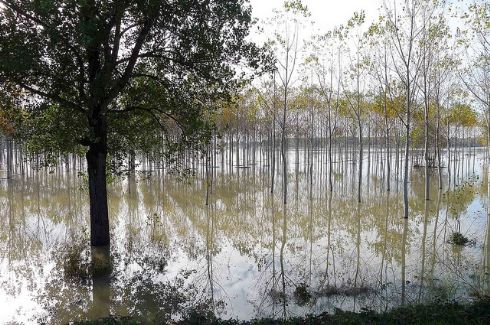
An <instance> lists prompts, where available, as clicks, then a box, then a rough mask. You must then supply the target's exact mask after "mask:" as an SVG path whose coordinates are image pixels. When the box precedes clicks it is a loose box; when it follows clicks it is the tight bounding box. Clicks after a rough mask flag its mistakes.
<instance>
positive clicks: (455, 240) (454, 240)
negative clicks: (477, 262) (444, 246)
mask: <svg viewBox="0 0 490 325" xmlns="http://www.w3.org/2000/svg"><path fill="white" fill-rule="evenodd" d="M469 242H470V240H469V239H468V238H466V237H465V236H464V235H463V234H462V233H459V232H453V233H452V234H451V237H450V238H449V243H451V244H454V245H458V246H465V245H466V244H468V243H469Z"/></svg>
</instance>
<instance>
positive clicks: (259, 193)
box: [0, 150, 487, 322]
mask: <svg viewBox="0 0 490 325" xmlns="http://www.w3.org/2000/svg"><path fill="white" fill-rule="evenodd" d="M303 154H304V151H303V150H300V155H301V156H300V158H301V159H300V165H299V167H298V168H299V169H298V170H299V172H300V175H299V176H298V182H299V183H298V185H297V186H298V192H297V193H296V192H295V191H296V190H295V189H296V183H295V182H296V177H295V175H294V172H295V168H296V165H295V164H290V165H289V170H290V173H291V175H292V176H290V177H289V178H288V180H289V184H290V186H289V188H290V192H289V195H290V200H289V203H288V206H287V209H288V210H287V233H286V236H287V237H286V244H285V248H284V269H285V278H286V295H287V297H288V306H287V309H288V314H289V315H291V316H294V315H304V314H306V313H320V312H323V311H332V310H333V309H334V308H335V307H340V308H345V309H351V310H352V309H355V310H359V308H361V307H362V306H372V305H374V308H381V309H383V308H384V306H388V307H390V306H394V305H397V304H398V303H399V300H400V296H399V295H400V292H401V289H400V254H401V243H400V241H401V233H402V231H403V223H402V222H401V219H400V218H401V213H400V210H399V209H402V204H401V202H402V200H401V193H400V192H398V193H397V192H396V190H394V191H393V192H392V193H391V194H390V201H389V202H388V205H389V206H388V212H389V216H388V233H389V236H388V239H387V246H386V247H383V246H382V244H383V240H384V239H385V232H384V225H385V218H386V214H385V213H386V211H387V210H386V197H385V194H384V192H383V191H382V190H380V186H381V184H383V181H382V177H383V176H382V173H381V172H379V170H380V168H379V166H378V167H376V161H375V160H374V159H375V158H376V157H377V156H376V155H374V154H372V156H371V157H372V159H373V160H372V161H371V163H370V164H369V167H370V168H371V170H368V164H367V163H364V164H363V168H364V172H363V175H364V178H365V179H366V178H368V177H369V179H370V180H371V182H370V183H369V185H368V184H367V182H364V184H363V191H364V194H363V203H362V204H361V206H360V215H359V216H357V203H356V202H355V199H356V193H355V191H356V189H357V186H356V180H355V177H356V176H355V175H357V173H356V168H357V165H356V164H354V163H352V162H348V163H346V164H344V165H343V166H344V170H340V169H339V170H338V172H339V174H340V176H339V177H338V179H337V180H336V184H335V186H336V191H335V196H334V199H333V200H332V213H331V238H330V244H331V247H330V253H329V265H330V266H329V279H330V283H329V285H333V284H334V283H335V285H336V287H337V288H338V289H339V290H344V291H348V290H349V289H352V285H353V282H354V278H355V274H356V268H357V260H358V259H359V272H358V275H357V284H358V286H359V287H363V288H364V287H365V288H367V289H369V290H372V291H369V292H371V293H369V292H368V293H367V294H361V295H359V296H356V297H355V298H354V297H352V296H350V297H349V296H342V295H334V296H321V295H319V296H315V299H316V300H315V302H314V303H313V304H311V305H308V304H307V305H305V306H299V305H298V304H296V303H295V300H294V289H295V286H297V285H299V284H301V283H306V284H307V285H308V286H309V287H310V289H311V290H313V291H318V290H319V288H320V286H321V283H322V281H323V279H324V278H325V270H326V265H327V253H326V252H327V251H328V247H327V225H328V223H327V221H328V218H329V214H328V210H327V202H328V200H327V193H325V191H324V189H325V186H326V185H325V184H326V183H325V181H326V179H327V175H325V174H322V175H320V174H319V169H318V164H319V160H315V159H317V158H318V159H319V157H320V156H319V153H315V154H314V155H313V157H314V158H315V159H314V160H313V161H314V173H315V174H314V180H313V185H312V189H313V195H312V197H311V199H310V194H309V186H310V185H309V181H308V180H307V179H306V178H305V173H304V165H303ZM354 157H355V153H354ZM367 157H368V155H367V154H365V155H364V159H365V161H367V159H368V158H367ZM257 159H258V153H257ZM349 159H351V157H349ZM289 160H290V161H295V153H294V150H292V151H291V152H290V153H289ZM335 160H336V161H339V162H340V161H341V158H340V157H337V158H336V159H335ZM233 161H234V162H235V160H234V159H233ZM262 161H263V162H265V159H263V160H262ZM341 166H342V164H340V163H338V164H335V166H334V168H341ZM461 166H462V167H463V168H464V169H462V170H461V171H460V175H461V179H459V180H457V182H456V183H457V184H459V183H462V182H463V180H465V179H471V180H475V178H471V176H472V175H473V171H472V164H469V165H468V164H463V165H461ZM465 168H469V169H468V170H466V169H465ZM475 168H476V170H475V172H476V174H477V175H480V178H479V180H478V182H481V181H482V180H483V177H481V176H482V170H481V168H482V167H481V166H480V164H476V167H475ZM377 169H378V171H376V170H377ZM260 171H261V167H260V165H256V166H255V167H254V168H249V169H243V170H241V171H240V178H239V181H238V179H237V172H238V171H237V169H234V175H233V176H229V175H228V176H227V175H224V176H223V178H222V179H223V180H224V181H223V182H221V181H218V182H217V184H218V185H217V186H216V188H215V189H214V190H213V193H212V195H211V198H212V200H211V202H213V199H214V198H215V199H216V201H217V202H218V203H217V204H216V205H215V206H214V208H211V209H210V210H209V211H208V212H207V213H206V209H205V207H204V188H203V186H202V184H201V183H200V182H199V178H196V179H195V180H191V181H190V182H188V183H179V182H175V181H173V180H172V178H170V177H166V179H165V180H164V184H165V186H164V188H163V189H162V188H159V187H158V186H157V185H156V184H158V183H157V182H153V181H152V182H147V181H144V180H141V179H140V180H138V182H137V184H136V186H137V191H136V192H134V190H133V193H132V194H128V193H127V188H128V186H127V183H126V181H125V180H123V181H122V183H121V184H114V185H113V190H112V191H111V193H112V194H111V200H110V211H111V213H112V214H113V216H112V217H111V222H112V226H113V231H112V233H113V247H112V249H113V252H117V253H120V254H121V260H120V261H119V263H118V264H117V267H116V268H117V270H118V272H117V273H116V275H115V277H116V279H114V280H113V288H112V290H113V292H114V293H113V294H119V293H120V292H121V291H120V290H121V288H124V287H130V288H135V283H134V281H138V280H135V279H137V276H138V274H140V273H141V272H143V274H145V273H146V275H145V276H147V277H149V278H150V280H151V282H149V283H148V284H145V285H146V286H149V289H150V291H151V289H152V288H151V286H152V284H151V283H153V284H157V283H167V282H170V283H174V282H175V281H176V279H179V278H182V274H183V271H194V272H192V273H190V275H189V276H188V278H187V279H186V280H185V283H186V285H193V286H195V287H196V288H197V291H196V295H195V297H196V299H201V298H206V297H208V298H209V297H210V296H211V294H210V285H209V278H208V260H207V257H208V255H207V249H208V247H209V248H210V249H211V259H212V261H211V263H212V279H213V288H214V298H215V301H220V300H221V301H223V302H224V303H225V304H226V306H225V308H224V313H223V314H222V315H221V316H222V317H223V318H230V317H232V318H240V319H250V318H253V317H258V316H276V317H280V316H281V308H282V307H281V303H280V302H277V301H276V302H275V304H274V303H273V302H272V300H271V297H270V291H271V288H272V286H271V279H272V275H273V271H272V269H273V266H272V261H273V256H272V249H271V248H272V221H271V220H272V219H271V210H270V209H271V207H270V205H269V201H270V197H269V189H268V187H267V179H264V175H266V173H261V172H260ZM445 171H446V170H445ZM220 172H221V171H220V169H217V173H218V179H220V177H221V175H220ZM278 172H281V170H280V168H279V171H278ZM54 175H55V176H56V174H54ZM421 175H423V173H421ZM63 177H64V175H59V176H56V177H54V176H48V177H46V178H45V179H44V181H43V182H44V183H45V185H46V184H48V185H49V188H50V190H49V192H42V191H41V193H40V200H39V202H38V200H37V195H36V188H37V187H36V186H33V185H32V182H35V179H26V180H25V182H24V184H25V185H26V186H29V188H28V189H27V188H24V191H21V190H20V186H21V182H15V183H14V185H13V188H12V194H11V195H12V197H11V199H10V201H9V199H8V197H9V196H8V191H7V186H6V184H5V183H2V184H0V201H1V202H0V204H2V206H4V207H5V208H4V209H3V210H2V211H3V214H4V215H2V216H1V218H0V226H1V227H0V229H1V230H0V231H1V232H0V283H1V284H2V286H0V308H1V311H2V313H0V322H7V321H9V320H16V321H19V322H29V320H33V319H39V317H42V316H44V315H45V314H46V312H47V306H50V307H51V308H54V309H52V310H54V312H55V313H59V315H62V314H63V316H60V317H64V318H63V319H74V317H79V316H77V315H76V313H75V314H74V315H71V314H70V308H71V307H70V306H72V305H71V304H73V303H74V302H76V301H78V299H85V300H87V299H88V300H89V301H86V303H87V306H89V307H90V306H91V302H90V301H91V299H92V298H91V293H90V292H91V285H90V284H86V285H81V284H78V285H77V284H68V283H67V282H64V281H63V279H62V277H61V270H60V268H59V267H57V265H56V262H55V256H63V255H61V254H62V250H61V248H62V247H63V245H64V244H63V243H64V242H65V241H67V242H70V241H71V240H72V235H77V236H78V235H80V234H81V232H82V228H86V227H87V226H86V225H87V224H88V220H87V213H88V209H87V208H88V206H87V203H86V202H85V201H83V200H85V199H86V193H85V192H80V190H79V189H78V188H79V186H78V185H77V186H72V190H71V192H68V191H66V182H64V181H63ZM353 177H354V178H353ZM419 178H420V176H419V175H418V174H417V175H415V174H414V177H413V178H412V182H411V184H410V185H411V193H412V197H411V202H412V203H413V204H412V206H413V207H414V208H416V209H417V211H415V212H413V213H412V214H411V219H410V223H409V229H408V235H407V243H408V245H407V259H406V262H407V274H406V279H407V280H408V281H410V284H409V285H407V295H408V298H409V299H407V300H408V301H409V302H416V301H418V297H419V292H420V285H419V284H420V270H421V267H422V265H421V263H422V258H421V257H422V256H421V251H422V248H423V245H422V238H423V235H424V223H423V222H424V209H423V207H424V203H425V200H423V195H420V193H423V187H424V185H423V183H424V182H423V180H420V179H419ZM375 179H379V181H377V182H375V181H373V180H375ZM432 180H433V182H434V183H435V185H434V186H431V191H435V192H434V193H432V196H431V197H432V199H431V201H429V207H430V209H429V215H428V218H427V220H428V223H427V226H426V227H425V231H426V233H425V253H426V255H425V265H424V268H425V273H424V274H425V280H424V288H423V290H422V291H421V299H422V300H424V299H431V298H433V297H434V294H435V293H434V292H435V291H433V290H435V289H431V288H440V287H443V286H445V285H450V287H452V288H450V289H448V290H449V291H450V296H451V294H453V293H457V295H456V296H455V297H459V296H465V295H467V294H468V291H469V289H471V288H470V287H472V286H474V285H475V283H474V281H473V280H472V279H471V278H469V275H468V274H473V273H475V272H478V268H479V265H480V264H481V260H482V246H483V245H484V242H483V241H484V238H485V231H486V220H487V217H486V208H485V206H484V204H486V198H484V197H480V196H479V194H476V196H475V197H474V198H473V200H472V201H471V202H470V204H469V206H468V207H467V208H466V212H465V213H464V215H461V216H460V218H459V219H460V221H461V232H462V233H463V234H465V235H466V236H467V237H469V238H470V239H474V240H475V241H476V245H475V246H474V247H466V248H464V249H463V250H462V251H461V252H459V253H458V251H457V250H454V251H453V249H452V247H451V246H450V245H449V244H447V243H445V242H444V240H443V236H444V232H446V238H448V237H449V235H450V234H451V233H452V231H453V230H454V229H456V220H455V219H454V218H451V217H450V216H449V217H448V224H447V227H446V228H444V223H445V217H446V213H445V211H446V208H445V205H444V202H441V203H440V213H439V218H438V223H437V228H436V227H435V226H436V225H435V218H436V216H435V214H436V213H435V212H436V211H435V207H436V203H437V198H438V195H437V184H436V183H437V177H436V176H434V177H433V178H432ZM392 181H393V182H394V183H395V182H396V180H395V178H394V176H393V175H392ZM73 182H74V183H75V184H76V183H77V182H78V181H77V180H76V179H72V184H73ZM277 182H278V183H277V184H278V185H277V192H276V199H277V201H276V203H275V208H274V209H275V256H274V261H275V265H274V266H275V272H276V280H277V285H276V288H275V290H276V291H278V292H280V291H281V290H282V288H281V281H280V271H281V269H280V248H281V243H282V239H283V238H282V235H283V229H282V227H283V217H282V216H283V213H282V203H281V202H280V200H281V193H280V192H281V177H280V175H278V177H277ZM444 182H447V175H445V176H444ZM29 184H30V185H29ZM133 186H134V184H133ZM475 186H476V187H478V188H479V183H477V184H476V185H475ZM394 188H395V187H394ZM400 191H401V188H400ZM68 193H71V194H68ZM22 195H24V199H23V200H21V199H20V198H21V197H22ZM68 195H71V200H68ZM68 202H71V203H70V204H71V205H70V208H68V206H69V205H68ZM10 206H12V213H13V214H14V218H13V219H12V220H14V223H13V225H12V227H13V228H12V229H13V231H12V232H10V231H9V229H11V228H10V226H11V225H10V224H9V218H8V217H9V212H10V210H9V209H10V208H9V207H10ZM21 211H23V212H24V215H25V222H24V219H22V217H21V216H19V213H20V212H21ZM38 211H39V212H38ZM154 214H156V215H157V217H158V218H157V223H156V224H157V226H156V227H155V228H153V223H152V222H150V221H151V220H150V219H149V216H153V215H154ZM57 215H60V216H62V217H61V218H60V217H56V216H57ZM207 218H211V219H209V220H208V219H207ZM358 223H359V224H360V227H361V228H360V229H359V228H358ZM358 231H360V234H359V245H360V246H359V249H357V246H356V244H357V243H358V237H357V236H358ZM434 231H436V247H435V249H436V250H435V253H436V254H435V255H434V254H433V252H434V250H433V248H434V247H433V245H432V243H433V240H434ZM11 234H12V237H11V243H10V244H9V241H8V239H9V236H11ZM153 236H155V237H154V238H158V240H157V241H152V240H151V238H152V237H153ZM130 238H131V240H130ZM311 239H313V243H311ZM129 242H132V247H133V249H132V251H131V252H128V251H127V247H129V246H128V245H129ZM207 244H208V245H209V246H207ZM9 245H12V246H11V247H12V248H11V249H10V251H9ZM60 245H61V246H60ZM358 251H359V252H360V256H358V255H357V253H358ZM383 252H385V253H386V254H387V255H386V258H385V260H384V264H385V267H386V268H385V270H383V279H382V281H383V283H386V286H385V288H384V289H382V288H381V287H380V286H379V285H380V283H379V281H380V274H379V272H380V270H379V266H380V264H381V258H382V255H383ZM9 253H10V254H11V255H10V257H11V263H10V264H9V262H8V258H9ZM146 257H147V258H148V259H149V260H152V261H159V260H162V261H165V262H166V264H165V270H164V272H160V271H154V270H152V269H151V267H152V266H151V265H152V264H148V263H147V260H145V258H146ZM126 259H128V264H127V265H125V264H124V263H125V262H122V261H126ZM334 259H335V267H334V265H333V261H334ZM432 263H435V265H434V268H433V269H432ZM465 268H469V269H470V272H469V273H468V272H466V271H464V270H465ZM310 269H311V275H310ZM334 271H335V274H334V273H333V272H334ZM184 273H185V272H184ZM431 279H437V280H433V281H432V280H431ZM472 281H473V282H472ZM468 285H470V287H468ZM53 288H54V289H53ZM63 288H65V289H66V288H69V289H70V290H68V291H66V290H65V291H62V290H61V289H63ZM53 290H55V291H53ZM60 290H61V291H60ZM132 290H133V289H132ZM134 290H136V289H134ZM437 290H439V289H437ZM86 291H88V292H89V294H88V295H87V294H85V293H84V292H86ZM451 292H452V293H451ZM52 295H56V297H55V298H56V299H60V300H59V305H58V306H55V305H54V304H55V303H56V301H53V302H51V301H48V300H49V299H50V298H53V296H52ZM131 297H133V296H131V295H129V296H127V297H118V298H117V299H116V297H113V299H115V300H118V301H117V302H116V301H113V303H114V304H115V305H114V306H112V307H111V308H113V309H111V312H113V313H114V312H124V313H130V312H131V310H133V309H131V308H132V307H131V303H134V302H133V301H131ZM143 297H146V298H145V299H152V298H151V297H150V298H148V296H143ZM53 299H54V298H53ZM128 299H129V300H128ZM121 304H123V306H121ZM124 304H126V305H125V306H124ZM116 305H117V307H116ZM53 306H54V307H53ZM273 308H274V313H273V311H272V309H273ZM89 309H90V308H89ZM87 310H88V309H87ZM87 310H86V311H85V313H89V314H87V317H89V318H90V315H91V314H90V312H89V311H87ZM133 311H134V310H133ZM82 312H83V311H82ZM94 314H95V312H94ZM97 315H98V314H97ZM55 317H56V316H55ZM60 319H61V318H60Z"/></svg>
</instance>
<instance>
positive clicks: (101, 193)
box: [86, 121, 110, 246]
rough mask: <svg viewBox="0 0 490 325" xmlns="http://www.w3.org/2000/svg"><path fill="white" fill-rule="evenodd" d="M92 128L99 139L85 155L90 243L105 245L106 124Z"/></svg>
mask: <svg viewBox="0 0 490 325" xmlns="http://www.w3.org/2000/svg"><path fill="white" fill-rule="evenodd" d="M94 130H95V133H96V135H97V136H98V140H99V141H98V142H97V143H92V144H91V145H90V146H89V150H88V151H87V155H86V157H87V170H88V182H89V195H90V243H91V245H92V246H107V245H109V244H110V237H109V214H108V209H107V184H106V158H107V125H106V123H105V122H103V121H102V122H98V123H97V124H96V126H95V127H94Z"/></svg>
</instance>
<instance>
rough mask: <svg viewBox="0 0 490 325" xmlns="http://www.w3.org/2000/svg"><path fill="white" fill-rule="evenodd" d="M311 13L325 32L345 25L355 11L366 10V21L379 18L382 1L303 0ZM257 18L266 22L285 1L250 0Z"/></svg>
mask: <svg viewBox="0 0 490 325" xmlns="http://www.w3.org/2000/svg"><path fill="white" fill-rule="evenodd" d="M302 2H303V4H305V5H306V6H307V7H308V9H309V10H310V12H311V18H312V19H313V20H314V21H315V23H316V27H317V28H318V29H320V30H322V31H323V32H326V31H328V30H331V29H333V28H334V27H335V26H338V25H340V24H344V23H345V22H346V21H347V20H348V19H349V18H350V17H352V14H353V13H354V12H355V11H360V10H364V11H365V12H366V21H367V22H371V21H372V20H374V19H376V18H377V16H378V8H379V7H380V6H381V4H382V1H381V0H303V1H302ZM250 3H251V5H252V8H253V14H254V16H255V17H256V18H259V19H261V20H266V19H267V18H270V17H271V16H272V15H273V9H274V8H281V7H282V4H283V3H284V0H250Z"/></svg>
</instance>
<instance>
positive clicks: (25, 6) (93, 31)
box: [0, 0, 296, 158]
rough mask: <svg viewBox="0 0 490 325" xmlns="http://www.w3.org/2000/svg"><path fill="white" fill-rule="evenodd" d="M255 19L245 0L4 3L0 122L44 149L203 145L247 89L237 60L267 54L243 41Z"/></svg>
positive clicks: (118, 151) (252, 61)
mask: <svg viewBox="0 0 490 325" xmlns="http://www.w3.org/2000/svg"><path fill="white" fill-rule="evenodd" d="M295 6H296V5H295ZM252 23H253V22H252V18H251V8H250V7H249V6H248V5H247V2H246V1H242V0H237V1H216V0H213V1H205V2H195V1H194V2H189V1H177V2H175V3H172V5H169V4H168V3H167V2H166V1H161V0H151V1H143V0H136V1H106V2H97V1H85V0H75V1H69V2H66V1H60V0H44V1H21V2H12V3H11V2H6V3H4V8H3V9H2V10H1V11H0V56H1V57H2V60H1V61H0V85H1V86H0V99H2V100H1V101H0V103H1V104H0V127H1V128H2V129H3V131H4V132H5V133H15V134H16V136H18V137H20V138H23V139H25V140H26V141H28V148H29V149H30V150H31V151H33V152H36V153H39V152H43V153H45V152H80V151H81V149H82V147H85V146H92V147H93V146H98V145H99V144H100V145H101V146H104V147H107V150H108V151H109V152H110V153H112V154H113V157H115V158H117V157H119V156H121V155H122V153H123V152H124V151H128V150H141V151H143V152H150V151H153V150H155V148H157V147H159V146H160V147H161V144H162V141H165V142H166V143H167V145H168V146H167V151H168V152H172V151H176V150H179V149H182V148H184V147H188V145H189V144H191V143H192V144H196V142H197V144H196V146H199V145H201V143H203V142H205V141H206V140H207V139H209V134H210V132H211V131H210V130H211V129H212V128H213V127H214V125H213V124H212V123H211V121H209V120H207V119H206V116H207V115H208V112H210V111H214V110H215V109H216V103H217V102H218V101H226V100H229V99H230V96H231V94H233V93H234V92H235V90H236V89H237V86H238V84H239V83H240V82H242V77H243V74H238V72H237V71H236V70H235V67H236V66H237V64H245V65H247V66H249V67H251V68H253V69H258V68H260V67H261V66H262V64H263V63H264V62H265V61H267V60H268V59H269V56H268V54H267V53H266V52H265V51H262V50H261V49H259V48H258V47H257V46H255V45H254V44H253V43H250V42H248V41H247V40H246V38H247V35H248V32H249V29H250V27H251V25H252ZM196 30H198V31H199V32H198V33H196ZM4 102H10V103H14V105H4V104H3V103H4ZM7 106H8V107H9V108H10V110H12V109H13V111H14V112H15V113H16V114H10V111H8V110H7V109H6V107H7ZM19 122H20V123H19ZM105 125H107V127H106V126H105ZM106 128H107V135H106V130H105V129H106ZM162 135H163V136H162ZM105 137H107V140H106V139H105ZM162 138H163V140H162ZM106 142H107V144H106ZM104 150H106V148H104ZM162 154H163V153H162Z"/></svg>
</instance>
